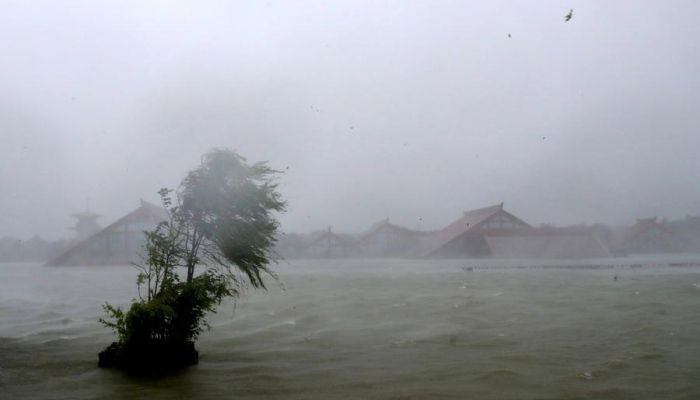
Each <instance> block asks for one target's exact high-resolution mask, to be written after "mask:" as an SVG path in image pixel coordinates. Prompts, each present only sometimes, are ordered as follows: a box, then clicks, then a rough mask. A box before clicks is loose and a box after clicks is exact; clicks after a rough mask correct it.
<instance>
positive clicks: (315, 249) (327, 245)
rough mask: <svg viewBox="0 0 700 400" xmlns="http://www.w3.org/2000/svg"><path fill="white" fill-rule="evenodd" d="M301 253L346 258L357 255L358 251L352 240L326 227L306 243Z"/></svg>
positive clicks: (310, 255) (319, 256)
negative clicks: (325, 229)
mask: <svg viewBox="0 0 700 400" xmlns="http://www.w3.org/2000/svg"><path fill="white" fill-rule="evenodd" d="M303 255H304V256H306V257H309V258H346V257H357V256H358V255H360V251H359V250H358V249H357V248H356V247H355V245H354V244H353V243H352V241H350V240H349V239H347V238H345V237H343V236H341V235H338V234H335V233H333V231H332V230H331V228H328V230H327V231H324V232H323V233H321V234H320V235H318V236H317V237H315V238H314V239H312V240H311V241H310V242H309V243H308V244H307V245H306V247H305V248H304V250H303Z"/></svg>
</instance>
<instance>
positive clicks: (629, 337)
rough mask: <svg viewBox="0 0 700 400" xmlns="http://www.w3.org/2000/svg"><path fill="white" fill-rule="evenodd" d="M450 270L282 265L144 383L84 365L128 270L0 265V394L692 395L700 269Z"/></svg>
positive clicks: (101, 338) (406, 265) (128, 284)
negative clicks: (174, 369)
mask: <svg viewBox="0 0 700 400" xmlns="http://www.w3.org/2000/svg"><path fill="white" fill-rule="evenodd" d="M462 264H463V263H459V262H416V261H411V262H406V261H360V260H355V261H315V262H302V261H293V262H291V264H280V265H279V266H277V271H279V273H280V283H281V284H283V285H284V288H281V287H279V286H275V285H272V284H271V285H270V286H271V287H270V290H268V291H267V292H256V293H252V294H250V295H249V296H248V297H247V298H246V299H245V300H244V301H243V302H239V304H238V306H237V307H236V308H235V309H234V307H233V306H232V305H231V304H229V305H226V306H225V307H222V308H221V310H220V312H219V313H218V314H217V315H215V316H213V317H212V318H210V321H211V324H212V326H213V329H212V330H211V331H209V332H206V333H204V334H203V336H202V338H201V340H200V341H199V343H198V348H199V350H200V353H201V359H200V364H199V365H197V366H195V367H191V368H188V369H186V370H184V371H181V372H178V373H175V374H172V375H169V376H165V377H153V378H134V377H130V376H128V375H126V374H124V373H122V372H119V371H114V370H104V369H98V368H97V367H96V364H97V353H98V352H99V351H100V350H102V348H104V347H105V346H106V345H107V344H109V343H110V342H111V341H112V339H113V337H112V334H111V333H110V332H109V331H107V330H106V329H104V328H103V327H102V326H100V325H99V324H98V323H97V322H96V321H97V319H98V318H99V317H100V316H102V310H101V308H100V304H101V303H102V302H103V301H105V300H107V301H110V302H113V303H117V304H127V303H128V301H129V299H131V298H132V297H135V296H136V292H135V289H134V276H135V271H134V270H133V269H132V268H129V267H112V268H104V267H100V268H47V267H41V266H36V265H0V398H2V399H97V398H114V399H132V398H149V399H181V398H182V399H185V398H186V399H190V398H192V399H218V398H226V399H228V398H258V399H275V398H279V399H357V398H363V399H435V398H463V399H688V400H690V399H699V398H700V268H670V267H658V266H657V267H647V268H624V267H621V268H615V269H609V270H549V269H547V270H543V269H534V270H530V269H513V270H475V271H472V272H465V271H463V270H462V269H461V265H462ZM477 264H478V263H477ZM491 265H492V266H498V265H499V264H498V263H497V262H492V263H491ZM614 275H618V276H619V279H618V281H614V280H613V276H614Z"/></svg>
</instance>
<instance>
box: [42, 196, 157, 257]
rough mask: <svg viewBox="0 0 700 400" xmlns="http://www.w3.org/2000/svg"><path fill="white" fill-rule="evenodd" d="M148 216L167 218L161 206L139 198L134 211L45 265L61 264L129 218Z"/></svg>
mask: <svg viewBox="0 0 700 400" xmlns="http://www.w3.org/2000/svg"><path fill="white" fill-rule="evenodd" d="M144 215H147V216H150V217H152V218H153V219H154V220H157V221H166V220H167V219H168V213H167V212H166V210H165V209H164V208H163V207H160V206H156V205H155V204H151V203H148V202H146V201H143V200H141V205H140V206H139V207H138V208H137V209H135V210H134V211H132V212H130V213H128V214H126V215H125V216H123V217H121V218H119V219H118V220H116V221H115V222H113V223H111V224H110V225H108V226H106V227H104V228H103V229H101V230H100V231H98V232H96V233H95V234H93V235H91V236H88V237H87V238H85V240H83V241H81V242H78V243H76V244H75V245H73V246H71V247H69V248H68V249H66V250H65V251H64V252H63V253H61V254H59V255H58V256H56V257H54V258H53V259H51V260H49V261H48V262H46V264H45V265H63V263H64V262H65V261H66V260H68V258H69V257H70V256H71V255H73V254H74V253H75V252H78V251H80V250H82V249H83V248H85V247H86V246H87V245H88V244H89V243H90V242H91V241H94V240H97V239H100V238H101V237H103V236H104V235H106V234H108V233H109V232H111V231H112V230H114V228H116V227H118V226H121V225H122V224H124V222H126V221H129V220H131V219H132V218H133V217H135V216H144Z"/></svg>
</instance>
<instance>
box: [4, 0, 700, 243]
mask: <svg viewBox="0 0 700 400" xmlns="http://www.w3.org/2000/svg"><path fill="white" fill-rule="evenodd" d="M572 8H573V9H574V12H573V18H572V19H571V21H569V22H565V21H564V16H565V15H566V14H567V13H568V12H569V10H570V9H572ZM698 15H700V2H697V1H639V0H634V1H614V2H611V1H608V0H600V1H562V0H556V1H539V0H538V1H531V2H524V1H523V2H514V1H511V0H507V1H480V2H477V1H434V0H431V1H427V0H425V1H395V0H388V1H357V0H352V1H338V0H334V1H272V0H271V1H221V2H216V1H209V2H202V1H191V2H184V1H167V2H156V1H114V2H103V1H100V2H95V1H31V2H29V1H21V0H20V1H6V0H3V1H0V30H1V31H2V34H1V35H0V88H1V89H2V90H0V190H1V192H0V237H1V236H7V235H12V236H16V237H28V236H31V235H34V234H39V235H41V236H43V237H46V238H49V239H56V238H60V237H66V238H69V237H71V235H72V232H71V231H70V230H68V229H67V228H69V227H70V226H71V225H73V224H74V221H72V220H71V218H70V217H69V216H68V215H69V214H71V213H73V212H77V211H80V210H82V209H84V208H85V202H86V198H87V197H89V198H90V206H91V209H93V210H94V211H97V212H99V213H101V214H102V215H104V218H102V219H101V220H100V223H101V224H102V225H103V226H104V225H106V224H107V223H109V222H112V221H114V220H115V219H116V218H118V217H120V216H122V215H123V214H125V213H126V212H128V211H130V210H132V209H134V208H136V207H137V206H138V204H139V199H140V198H144V199H146V200H149V201H153V202H156V201H157V199H158V198H157V194H156V192H157V191H158V189H159V188H161V187H164V186H168V187H175V186H177V184H178V183H179V181H180V179H181V178H182V176H183V175H184V173H185V172H186V171H187V170H188V169H191V168H193V167H195V166H196V165H197V164H198V163H199V160H200V156H201V155H202V154H203V153H205V152H206V151H207V150H209V149H211V148H213V147H228V148H232V149H235V150H237V151H238V152H239V153H240V154H242V155H243V156H245V157H247V158H248V159H249V160H251V161H260V160H268V161H269V162H270V164H271V165H272V166H273V167H275V168H277V169H280V170H284V171H285V173H284V174H283V175H282V176H281V178H280V182H281V190H282V192H283V194H284V195H285V197H286V198H287V199H288V201H289V212H288V213H287V214H286V215H284V216H282V217H281V220H282V222H283V227H284V229H285V230H286V231H299V232H307V231H310V230H314V229H324V228H327V227H328V226H332V227H333V229H334V230H335V231H339V232H351V233H352V232H358V231H362V230H364V229H365V228H367V226H368V225H369V224H370V223H372V222H374V221H376V220H379V219H382V218H386V217H390V218H391V220H392V222H395V223H398V224H402V225H405V226H407V227H409V228H422V229H436V228H441V227H443V226H445V225H446V224H448V223H450V222H451V221H453V220H454V219H456V218H458V217H459V216H460V215H461V212H462V211H463V210H468V209H472V208H478V207H483V206H488V205H491V204H497V203H500V202H502V201H503V202H505V208H506V209H507V210H509V211H511V212H512V213H514V214H515V215H517V216H519V217H521V218H522V219H524V220H525V221H527V222H530V223H532V224H539V223H541V222H552V223H555V224H559V225H567V224H574V223H584V222H585V223H592V222H608V223H612V224H622V223H629V222H631V221H633V220H634V218H635V217H643V216H653V215H659V216H660V217H669V218H678V217H684V216H685V215H689V214H693V215H694V214H700V184H699V182H698V179H699V178H700V129H699V128H700V24H698V23H697V18H696V17H697V16H698ZM509 35H510V37H509ZM287 167H289V169H287Z"/></svg>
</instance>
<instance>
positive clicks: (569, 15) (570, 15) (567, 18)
mask: <svg viewBox="0 0 700 400" xmlns="http://www.w3.org/2000/svg"><path fill="white" fill-rule="evenodd" d="M573 16H574V9H573V8H572V9H571V11H569V13H568V14H566V16H565V17H564V22H569V21H570V20H571V17H573Z"/></svg>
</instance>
